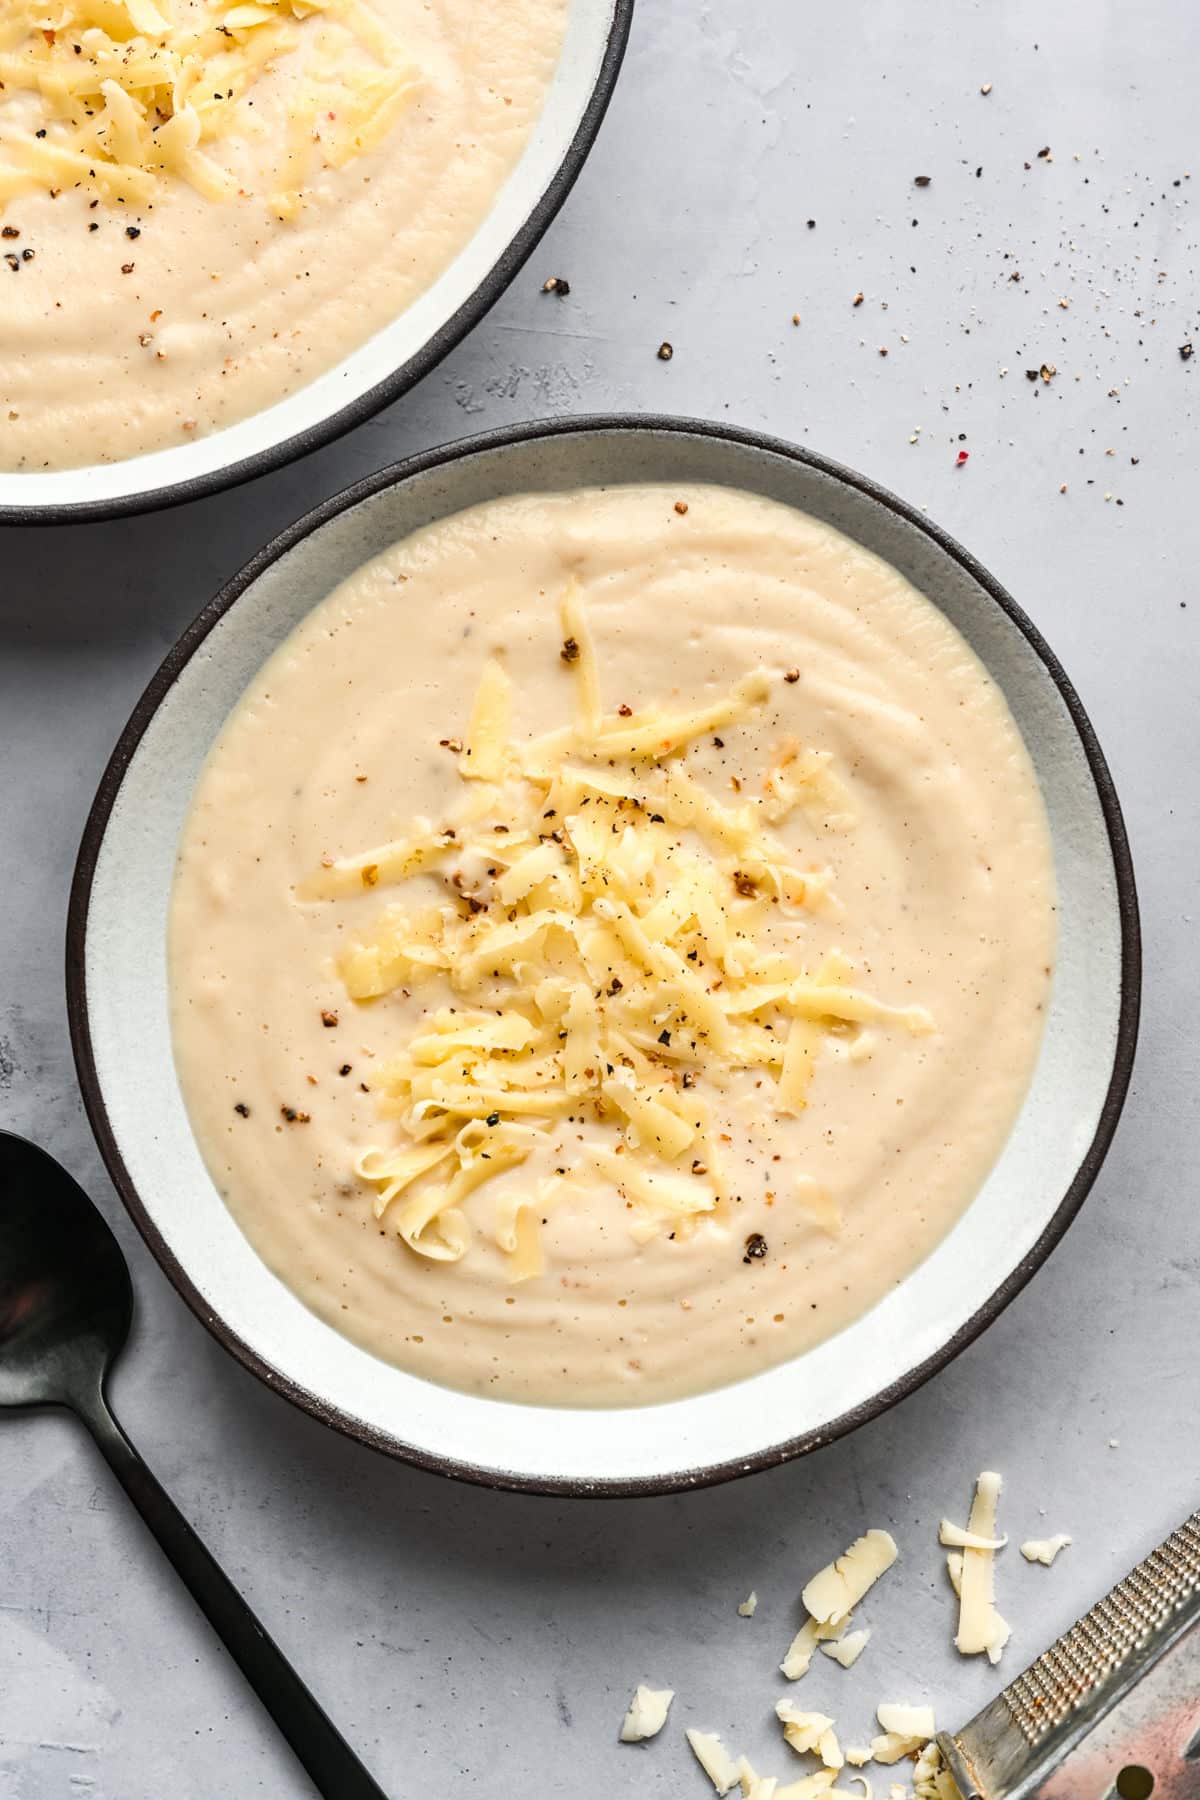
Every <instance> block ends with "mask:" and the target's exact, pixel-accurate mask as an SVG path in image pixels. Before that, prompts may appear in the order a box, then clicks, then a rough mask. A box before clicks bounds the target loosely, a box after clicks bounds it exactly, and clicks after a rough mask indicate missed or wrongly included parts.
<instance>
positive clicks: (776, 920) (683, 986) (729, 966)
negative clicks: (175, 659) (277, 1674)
mask: <svg viewBox="0 0 1200 1800" xmlns="http://www.w3.org/2000/svg"><path fill="white" fill-rule="evenodd" d="M1053 952H1054V878H1053V869H1052V864H1051V856H1050V848H1049V840H1048V832H1047V825H1046V819H1045V815H1044V811H1043V806H1042V801H1041V797H1040V794H1039V791H1038V788H1037V784H1036V781H1035V778H1034V774H1033V770H1032V768H1031V765H1030V762H1029V758H1028V755H1027V753H1026V751H1025V748H1024V746H1023V744H1022V742H1021V739H1020V736H1019V734H1018V732H1017V729H1016V727H1015V725H1014V723H1013V720H1012V718H1011V716H1010V714H1009V711H1008V708H1007V706H1006V704H1005V702H1004V699H1003V697H1002V695H1001V694H1000V692H999V690H998V689H997V688H996V686H995V685H994V683H993V682H992V681H991V680H990V678H989V677H988V676H987V674H986V673H985V671H984V669H983V668H982V666H981V665H980V663H979V662H978V661H977V659H976V658H975V656H974V655H973V653H972V652H971V650H970V649H969V648H968V647H967V645H966V643H965V642H964V641H963V639H962V638H961V637H960V636H959V635H958V634H957V632H956V631H955V630H954V629H953V628H952V627H951V626H950V624H949V623H948V622H947V620H946V619H945V618H944V617H943V616H942V614H941V613H939V612H938V611H937V610H936V609H935V608H934V607H933V606H932V605H931V604H930V603H929V602H928V601H927V600H925V599H924V598H923V597H922V595H921V594H919V593H918V592H916V591H915V590H914V589H913V588H912V587H911V586H910V585H909V584H908V583H907V582H906V581H905V580H904V579H903V578H902V577H901V576H900V575H899V574H898V573H897V572H896V571H895V570H894V569H893V568H891V567H889V566H888V565H887V564H885V563H883V562H881V561H880V560H879V559H878V558H876V557H875V556H873V555H871V554H869V553H868V552H867V551H865V550H863V549H861V548H860V547H858V546H857V545H856V544H854V543H852V542H850V541H849V540H848V539H846V538H845V537H842V536H841V535H840V534H839V533H837V532H836V531H834V530H832V529H830V528H829V527H827V526H825V525H822V524H820V523H818V522H817V521H815V520H814V519H811V518H808V517H806V516H804V515H802V514H800V513H797V512H795V511H793V510H791V509H789V508H786V507H783V506H781V505H777V504H775V503H773V502H770V501H767V500H763V499H759V498H756V497H753V496H751V495H749V494H744V493H739V492H736V491H732V490H728V489H724V488H717V487H709V486H695V487H688V486H686V485H684V486H682V487H680V488H678V489H676V488H666V487H659V486H630V487H613V488H607V489H594V490H590V491H576V492H570V493H563V494H550V495H536V496H534V495H530V496H524V497H518V498H508V499H503V500H499V501H496V502H494V503H491V504H488V505H483V506H479V507H476V508H474V509H472V510H469V511H467V512H464V513H460V514H458V515H457V516H454V517H450V518H446V519H444V520H441V521H439V522H438V523H436V524H434V525H432V526H430V527H428V528H426V529H425V530H422V531H420V532H418V533H416V534H415V535H414V536H412V537H410V538H408V539H406V540H405V541H403V542H401V543H398V544H396V545H395V546H394V547H393V548H392V549H390V550H389V551H387V552H386V553H385V554H384V555H382V556H380V557H378V558H377V559H376V560H375V561H373V562H371V563H369V564H367V565H366V566H365V567H364V568H362V569H360V570H359V571H358V573H357V574H355V575H354V576H353V577H352V578H351V579H350V580H348V581H347V582H345V583H344V584H343V585H342V586H341V587H339V588H338V589H337V591H336V592H335V593H333V594H331V595H330V597H329V598H328V599H327V600H326V601H325V602H324V603H323V604H322V605H320V606H319V607H317V609H316V610H315V611H314V612H313V613H312V614H311V615H310V616H309V617H308V618H307V619H306V620H305V621H304V622H303V624H301V626H300V627H299V628H298V629H297V630H296V631H295V632H294V633H293V634H292V635H291V637H290V638H289V639H288V640H287V641H286V642H285V643H284V644H283V646H282V647H281V648H280V649H279V650H278V651H277V652H276V654H275V655H274V656H273V657H272V658H271V660H270V661H269V662H268V663H267V665H266V666H265V667H264V669H263V670H262V671H261V673H260V674H259V676H258V677H257V678H256V680H255V681H254V682H253V683H252V685H251V686H250V688H249V689H248V690H247V692H246V693H245V695H244V697H243V698H242V700H241V702H240V703H239V705H238V707H237V709H236V710H235V712H234V713H233V714H232V716H231V717H230V719H229V720H228V722H227V724H226V726H225V728H224V730H223V732H222V734H221V736H220V738H219V740H218V742H217V743H216V745H215V747H214V749H213V750H212V753H211V755H210V757H209V760H208V763H207V766H206V768H205V770H204V773H203V775H202V777H201V780H200V783H199V786H198V789H197V793H196V796H195V801H194V805H193V807H192V810H191V813H190V816H189V818H188V820H187V823H186V826H185V829H184V833H183V837H182V842H181V845H180V850H179V862H178V871H177V876H176V882H175V890H174V897H173V909H172V919H171V933H170V966H171V988H172V1004H173V1029H174V1041H175V1049H176V1057H177V1062H178V1068H179V1074H180V1078H181V1081H182V1085H183V1091H184V1094H185V1097H186V1100H187V1104H188V1107H189V1110H190V1115H191V1119H192V1123H193V1127H194V1130H195V1133H196V1137H197V1140H198V1143H199V1145H200V1147H201V1149H202V1152H203V1154H204V1157H205V1159H206V1161H207V1164H208V1167H209V1169H210V1170H211V1173H212V1176H213V1179H214V1181H215V1182H216V1183H217V1185H218V1187H219V1189H220V1191H221V1193H222V1195H223V1196H224V1198H225V1200H226V1202H227V1204H228V1205H229V1207H230V1209H231V1211H232V1212H233V1214H234V1216H235V1218H236V1219H237V1220H238V1222H239V1224H240V1225H241V1227H242V1229H243V1231H244V1232H245V1234H246V1236H247V1237H248V1238H249V1240H250V1242H251V1243H252V1244H253V1246H254V1247H255V1249H256V1250H257V1251H258V1253H259V1254H260V1255H261V1256H262V1257H263V1259H264V1260H265V1261H266V1262H267V1263H268V1265H269V1266H270V1267H271V1268H272V1269H273V1270H274V1271H275V1272H276V1273H277V1274H278V1275H279V1277H280V1279H281V1280H283V1281H284V1282H286V1283H287V1284H288V1286H289V1287H291V1288H292V1289H294V1291H295V1292H296V1293H297V1294H298V1295H300V1297H301V1298H302V1299H303V1300H304V1301H305V1302H306V1303H307V1304H308V1305H309V1306H310V1307H311V1308H312V1309H313V1310H314V1311H315V1312H317V1313H318V1314H319V1315H320V1316H321V1317H322V1318H324V1319H326V1320H327V1321H328V1322H329V1323H330V1324H332V1325H334V1326H335V1327H336V1328H337V1329H338V1330H339V1331H342V1332H344V1333H346V1334H347V1335H348V1336H349V1337H351V1338H353V1339H354V1340H355V1341H357V1342H358V1343H359V1344H361V1345H364V1346H365V1347H366V1348H368V1349H369V1350H371V1351H373V1352H374V1353H376V1354H377V1355H378V1356H380V1357H382V1358H385V1359H387V1360H388V1361H391V1362H394V1363H397V1364H399V1365H401V1366H402V1367H403V1368H405V1369H409V1370H412V1371H414V1372H417V1373H419V1374H421V1375H424V1376H428V1377H429V1378H430V1379H431V1380H434V1381H437V1382H442V1383H447V1384H450V1385H452V1386H454V1387H457V1388H462V1389H467V1390H469V1391H472V1392H478V1393H484V1394H493V1395H500V1396H503V1397H505V1398H509V1399H521V1400H528V1401H534V1402H544V1403H561V1404H584V1405H597V1406H611V1405H622V1404H635V1403H641V1402H650V1401H656V1400H662V1399H665V1398H670V1397H675V1396H678V1395H682V1394H687V1393H690V1392H695V1391H697V1390H701V1389H705V1388H711V1387H714V1386H717V1385H720V1384H721V1383H725V1382H729V1381H732V1380H734V1379H736V1378H738V1377H741V1376H745V1375H749V1374H751V1373H753V1372H755V1371H757V1370H761V1369H763V1368H765V1367H768V1366H769V1365H771V1364H774V1363H778V1362H780V1361H782V1360H784V1359H785V1358H789V1357H794V1356H796V1355H798V1354H799V1353H801V1352H803V1351H804V1350H806V1349H808V1348H809V1347H810V1346H812V1345H814V1344H816V1343H817V1342H818V1341H820V1340H822V1339H824V1338H827V1337H829V1336H830V1335H831V1334H832V1333H835V1332H836V1331H838V1330H839V1328H841V1327H842V1326H844V1325H845V1324H847V1323H848V1322H849V1321H850V1320H852V1319H853V1318H855V1317H856V1316H857V1315H859V1314H861V1313H863V1312H864V1311H865V1310H867V1309H868V1308H870V1307H871V1306H872V1305H874V1304H875V1303H876V1302H877V1301H879V1300H880V1299H881V1297H883V1296H884V1295H885V1294H886V1293H887V1292H888V1291H889V1290H890V1289H891V1288H892V1287H894V1286H895V1284H896V1283H898V1282H900V1281H902V1280H903V1279H904V1277H905V1275H906V1274H907V1273H908V1272H909V1271H910V1270H912V1269H913V1267H914V1266H915V1265H916V1264H917V1263H918V1262H920V1261H921V1259H922V1258H923V1257H925V1256H926V1255H927V1254H928V1253H929V1251H930V1250H931V1249H932V1248H933V1247H934V1246H935V1245H936V1244H937V1243H938V1241H939V1239H941V1238H942V1237H943V1236H944V1235H945V1233H946V1232H947V1231H948V1230H949V1228H950V1227H951V1225H952V1224H953V1223H954V1221H955V1220H956V1219H957V1218H958V1216H959V1215H960V1214H961V1212H962V1211H963V1209H964V1208H965V1207H966V1206H967V1205H968V1204H969V1203H970V1201H971V1200H972V1198H973V1197H974V1195H975V1194H976V1193H977V1191H978V1189H979V1187H980V1184H981V1183H982V1181H983V1180H984V1178H985V1176H986V1174H987V1172H988V1170H989V1168H990V1166H991V1165H992V1163H993V1161H994V1160H995V1158H996V1156H997V1154H998V1152H999V1150H1000V1148H1001V1146H1002V1144H1003V1143H1004V1140H1005V1138H1006V1136H1007V1134H1008V1132H1009V1130H1010V1128H1011V1126H1012V1124H1013V1121H1014V1118H1015V1116H1016V1113H1017V1111H1018V1109H1019V1107H1020V1105H1021V1101H1022V1097H1023V1095H1024V1093H1025V1090H1026V1087H1027V1085H1028V1083H1029V1080H1030V1076H1031V1072H1032V1069H1033V1066H1034V1061H1035V1058H1036V1055H1037V1051H1038V1045H1039V1041H1040V1037H1041V1032H1042V1022H1043V1016H1044V1011H1045V1007H1046V1004H1047V998H1048V994H1049V988H1050V981H1051V971H1052V962H1053Z"/></svg>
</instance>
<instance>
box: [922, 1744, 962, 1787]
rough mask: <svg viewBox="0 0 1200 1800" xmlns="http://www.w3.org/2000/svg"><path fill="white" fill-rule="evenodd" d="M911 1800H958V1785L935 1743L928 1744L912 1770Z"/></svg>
mask: <svg viewBox="0 0 1200 1800" xmlns="http://www.w3.org/2000/svg"><path fill="white" fill-rule="evenodd" d="M912 1781H913V1800H960V1796H959V1792H958V1784H957V1782H956V1781H955V1779H954V1777H953V1775H951V1773H950V1771H949V1769H947V1768H946V1766H945V1762H944V1760H943V1758H942V1753H941V1751H940V1750H939V1748H938V1746H937V1744H936V1743H928V1744H926V1746H925V1748H924V1749H923V1750H922V1752H921V1754H920V1756H918V1758H917V1763H916V1767H915V1768H914V1770H913V1777H912Z"/></svg>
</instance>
